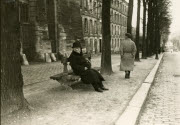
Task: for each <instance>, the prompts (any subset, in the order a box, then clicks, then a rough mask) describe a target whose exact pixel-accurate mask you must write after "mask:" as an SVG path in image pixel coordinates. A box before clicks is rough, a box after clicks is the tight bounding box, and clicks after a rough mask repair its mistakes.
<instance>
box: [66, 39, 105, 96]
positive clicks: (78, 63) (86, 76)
mask: <svg viewBox="0 0 180 125" xmlns="http://www.w3.org/2000/svg"><path fill="white" fill-rule="evenodd" d="M72 48H73V51H72V53H71V55H70V57H69V62H70V66H71V68H72V70H73V72H74V73H75V74H76V75H79V76H80V77H81V80H82V81H83V82H84V83H85V84H92V86H93V87H94V89H95V91H97V92H103V90H108V89H107V88H105V87H104V85H103V84H102V81H105V80H104V78H103V77H102V75H101V74H100V73H99V72H98V71H96V70H94V69H91V63H90V61H88V60H87V59H85V57H84V56H83V53H82V47H81V44H80V42H79V41H76V42H74V43H73V47H72Z"/></svg>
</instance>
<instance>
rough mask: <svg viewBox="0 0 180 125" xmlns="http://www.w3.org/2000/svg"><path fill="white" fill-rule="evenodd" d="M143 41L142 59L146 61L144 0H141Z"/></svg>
mask: <svg viewBox="0 0 180 125" xmlns="http://www.w3.org/2000/svg"><path fill="white" fill-rule="evenodd" d="M143 8H144V10H143V41H142V58H143V59H146V58H147V55H146V42H147V41H146V0H143Z"/></svg>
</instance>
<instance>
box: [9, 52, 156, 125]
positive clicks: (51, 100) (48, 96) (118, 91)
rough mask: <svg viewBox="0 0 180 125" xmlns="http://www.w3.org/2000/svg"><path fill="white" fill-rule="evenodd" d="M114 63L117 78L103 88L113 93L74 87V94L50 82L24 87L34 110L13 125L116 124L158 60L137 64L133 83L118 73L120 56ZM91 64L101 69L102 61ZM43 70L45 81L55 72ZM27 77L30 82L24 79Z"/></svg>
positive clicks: (106, 83)
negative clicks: (50, 73)
mask: <svg viewBox="0 0 180 125" xmlns="http://www.w3.org/2000/svg"><path fill="white" fill-rule="evenodd" d="M112 60H113V61H112V64H113V71H114V74H112V75H111V76H107V75H104V78H105V79H106V81H105V82H104V85H105V86H106V87H107V88H109V89H110V90H109V91H105V92H103V93H97V92H95V91H94V90H93V88H92V86H91V85H84V84H81V85H76V86H74V87H73V90H63V88H62V87H61V86H60V84H59V83H58V82H57V81H54V80H50V79H49V80H43V82H39V83H38V84H32V85H28V86H25V87H24V95H25V98H26V99H27V101H28V102H29V103H30V104H31V106H32V107H33V110H31V112H30V114H29V116H27V117H26V118H24V119H23V121H21V119H19V120H18V119H17V120H16V121H14V123H12V124H13V125H16V124H17V122H18V124H17V125H112V124H114V123H115V121H117V119H118V117H119V116H120V114H122V112H123V111H124V110H125V108H126V106H127V105H128V103H129V101H130V100H131V98H132V97H133V95H134V94H135V93H136V91H137V90H138V88H139V87H140V86H141V84H142V83H143V81H144V80H145V78H146V76H147V75H148V74H149V72H150V71H151V69H152V68H153V67H154V65H155V64H156V62H157V60H155V59H154V57H151V58H148V59H146V60H143V59H141V62H135V70H134V71H133V72H132V74H131V79H124V72H120V71H119V61H120V57H119V55H113V56H112ZM92 64H93V66H99V65H100V58H95V59H93V60H92ZM44 67H46V66H44ZM52 67H55V66H52ZM57 67H58V66H57ZM34 69H37V68H34ZM55 69H56V68H55ZM43 70H44V69H43ZM43 70H41V72H42V73H43V75H42V76H43V77H42V78H46V77H45V76H46V75H47V74H46V73H48V71H50V72H53V70H45V71H43ZM56 70H57V69H56ZM33 71H35V70H33ZM25 72H26V70H25V68H24V73H25ZM29 72H30V71H29ZM53 73H54V72H53ZM32 74H33V73H32ZM40 74H41V73H40ZM54 74H56V73H54ZM33 75H35V74H33ZM48 75H49V74H48ZM48 75H47V76H48ZM25 77H26V78H27V76H25V75H24V78H25ZM48 78H49V77H48Z"/></svg>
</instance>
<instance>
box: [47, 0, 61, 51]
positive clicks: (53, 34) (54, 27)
mask: <svg viewBox="0 0 180 125" xmlns="http://www.w3.org/2000/svg"><path fill="white" fill-rule="evenodd" d="M47 20H48V32H49V39H50V40H51V50H52V52H53V53H57V52H59V42H58V38H57V34H58V20H57V1H56V0H47Z"/></svg>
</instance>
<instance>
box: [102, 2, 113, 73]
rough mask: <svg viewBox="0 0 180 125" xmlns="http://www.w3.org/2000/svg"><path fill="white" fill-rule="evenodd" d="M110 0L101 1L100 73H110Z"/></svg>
mask: <svg viewBox="0 0 180 125" xmlns="http://www.w3.org/2000/svg"><path fill="white" fill-rule="evenodd" d="M110 7H111V1H110V0H103V1H102V39H103V42H102V55H101V73H102V74H109V75H110V74H111V73H112V64H111V32H110Z"/></svg>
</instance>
